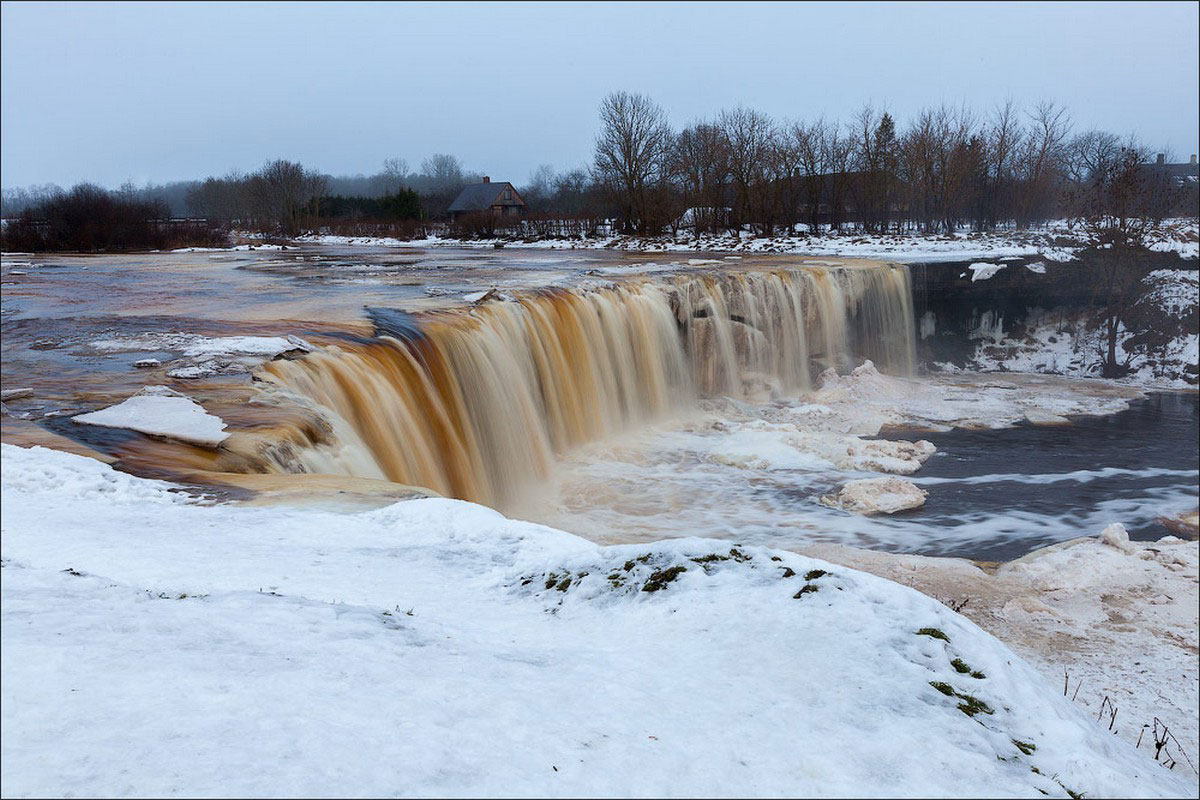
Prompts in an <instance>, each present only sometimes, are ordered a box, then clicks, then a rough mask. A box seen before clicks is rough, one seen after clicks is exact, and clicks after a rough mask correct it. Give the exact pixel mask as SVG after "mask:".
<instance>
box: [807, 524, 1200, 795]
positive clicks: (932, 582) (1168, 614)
mask: <svg viewBox="0 0 1200 800" xmlns="http://www.w3.org/2000/svg"><path fill="white" fill-rule="evenodd" d="M1112 528H1115V529H1117V530H1116V531H1115V533H1114V532H1113V531H1112V530H1110V531H1109V535H1108V536H1107V537H1095V538H1093V537H1087V538H1082V539H1076V540H1073V541H1070V542H1065V543H1063V544H1060V545H1055V546H1052V547H1048V548H1045V549H1043V550H1038V551H1036V552H1034V553H1031V554H1029V555H1028V556H1026V557H1024V558H1021V559H1017V560H1016V561H1013V562H1010V563H1007V564H1004V565H1001V566H1000V567H999V569H997V570H996V571H995V572H994V573H988V572H985V571H984V570H982V569H980V568H979V567H978V566H976V565H975V564H972V563H971V562H969V561H966V560H963V559H947V558H925V557H922V556H912V555H895V554H890V553H880V552H875V551H870V550H861V549H856V548H850V547H843V546H840V545H832V544H817V545H811V546H808V547H805V548H801V549H802V550H803V552H805V553H806V554H811V555H814V556H817V557H819V558H824V559H828V560H830V561H833V562H835V563H838V564H844V565H846V566H850V567H854V568H856V569H863V570H866V571H868V572H871V573H873V574H876V575H880V576H882V577H885V578H888V579H890V580H894V581H897V582H899V583H903V584H904V585H906V586H912V587H914V588H916V589H919V590H920V591H922V592H924V593H926V594H928V595H930V596H932V597H938V598H940V599H942V600H944V601H946V602H948V603H953V604H955V605H956V606H960V607H961V610H962V613H963V614H964V615H966V616H967V617H969V618H971V619H972V620H973V621H974V622H976V623H978V624H979V625H980V626H981V627H982V628H983V629H984V630H986V631H988V632H989V633H992V634H994V635H995V636H997V637H999V638H1000V639H1001V640H1002V641H1004V642H1005V644H1007V645H1009V646H1010V647H1012V648H1013V650H1015V651H1016V652H1017V653H1018V654H1020V655H1021V656H1022V657H1024V658H1026V659H1028V660H1029V661H1030V662H1031V663H1033V664H1034V665H1035V666H1037V667H1038V668H1039V669H1040V670H1041V672H1042V674H1043V675H1045V676H1046V678H1047V680H1050V681H1053V682H1055V683H1056V685H1057V686H1058V687H1059V689H1060V690H1062V689H1064V688H1065V689H1066V691H1067V692H1068V694H1069V696H1070V697H1071V699H1072V700H1073V701H1074V702H1077V703H1078V704H1079V705H1080V706H1082V707H1083V708H1085V709H1086V710H1087V712H1088V713H1089V714H1090V715H1091V716H1092V718H1093V719H1100V720H1101V722H1102V723H1103V724H1104V725H1105V726H1106V727H1107V726H1108V725H1109V723H1110V722H1112V730H1113V732H1114V733H1115V734H1116V735H1117V736H1120V737H1121V738H1122V739H1125V740H1126V741H1127V742H1129V743H1130V744H1136V743H1137V742H1138V741H1139V739H1140V740H1141V747H1140V749H1142V750H1147V749H1148V750H1149V751H1150V752H1153V750H1154V742H1153V739H1154V738H1155V734H1156V733H1157V734H1158V735H1160V736H1161V737H1162V738H1163V739H1165V740H1166V744H1165V746H1164V747H1163V749H1162V753H1161V756H1160V760H1161V761H1163V762H1164V763H1168V762H1169V761H1170V760H1174V761H1175V762H1177V763H1176V766H1175V768H1174V771H1175V772H1177V773H1179V774H1180V775H1181V776H1184V777H1187V778H1190V779H1191V780H1192V781H1196V780H1197V779H1198V778H1200V775H1198V774H1197V772H1196V770H1197V769H1200V746H1198V745H1200V730H1198V728H1200V719H1198V718H1197V708H1198V707H1200V695H1198V693H1197V692H1198V684H1197V682H1198V681H1200V669H1198V668H1200V665H1198V664H1197V659H1196V652H1197V646H1198V644H1200V642H1198V641H1197V637H1198V625H1200V622H1198V619H1197V608H1198V606H1200V592H1198V580H1197V571H1198V566H1200V550H1198V549H1197V543H1196V542H1195V541H1192V542H1185V541H1182V540H1180V539H1178V538H1176V537H1173V536H1168V537H1165V538H1163V539H1161V540H1159V541H1157V542H1130V541H1129V540H1128V537H1127V536H1123V535H1122V531H1121V530H1120V526H1112ZM1105 698H1108V702H1107V705H1106V703H1105ZM1102 707H1103V708H1102ZM1114 708H1115V709H1116V712H1115V713H1116V719H1115V720H1113V719H1112V715H1113V712H1114ZM1156 719H1157V720H1159V721H1160V722H1161V723H1162V724H1163V726H1165V728H1166V729H1168V730H1169V731H1170V733H1171V734H1172V736H1171V737H1166V736H1164V735H1162V730H1163V728H1162V727H1160V728H1159V729H1158V730H1157V731H1156V730H1155V720H1156Z"/></svg>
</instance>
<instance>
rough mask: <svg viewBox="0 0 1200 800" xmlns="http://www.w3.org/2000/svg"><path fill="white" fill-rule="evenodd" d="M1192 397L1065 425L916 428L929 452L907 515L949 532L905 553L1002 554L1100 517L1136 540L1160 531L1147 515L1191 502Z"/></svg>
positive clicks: (1196, 426)
mask: <svg viewBox="0 0 1200 800" xmlns="http://www.w3.org/2000/svg"><path fill="white" fill-rule="evenodd" d="M1197 400H1198V397H1197V394H1196V393H1194V392H1163V393H1154V394H1151V395H1149V396H1147V397H1146V398H1145V399H1142V400H1135V401H1133V402H1132V403H1131V404H1130V407H1129V409H1128V410H1126V411H1122V412H1119V413H1117V414H1112V415H1109V416H1101V417H1078V418H1076V419H1075V420H1074V421H1073V424H1071V425H1029V424H1022V425H1019V426H1017V427H1015V428H1007V429H1003V430H955V431H950V432H947V433H933V434H923V435H922V436H923V438H925V439H927V440H929V441H931V442H933V443H934V444H935V445H936V446H937V448H938V452H937V454H936V455H935V456H934V457H933V458H931V459H930V460H929V461H928V462H926V464H925V466H924V467H923V468H922V469H921V470H920V472H918V473H917V474H916V475H915V476H913V480H914V482H916V483H917V484H920V485H921V486H922V488H924V489H927V490H929V498H928V500H927V501H926V504H925V506H924V507H923V508H922V509H921V510H920V511H919V512H917V513H913V514H911V515H909V516H908V517H907V519H908V520H910V521H911V522H914V523H920V524H923V525H927V526H931V527H936V528H947V529H951V530H948V531H946V532H945V533H947V534H951V531H952V532H953V534H958V535H947V536H945V537H939V536H937V534H936V532H934V531H931V533H933V534H934V535H933V536H932V537H931V541H928V542H924V543H922V544H920V545H918V546H917V547H915V548H913V551H915V552H930V553H936V554H938V555H961V556H966V557H970V558H976V559H981V560H995V561H1000V560H1007V559H1010V558H1015V557H1017V556H1020V555H1022V554H1023V553H1025V552H1028V551H1030V550H1033V549H1036V548H1037V547H1040V546H1042V545H1046V544H1052V543H1054V542H1056V541H1061V540H1062V539H1063V538H1069V537H1064V532H1069V531H1073V530H1074V531H1080V532H1087V533H1096V532H1098V531H1099V530H1100V529H1101V528H1103V527H1104V526H1105V525H1107V524H1108V523H1109V522H1121V523H1122V524H1124V525H1125V527H1126V528H1127V529H1128V530H1129V533H1130V536H1131V537H1132V538H1135V539H1143V540H1149V539H1158V538H1160V537H1162V536H1165V535H1167V533H1168V531H1167V530H1166V529H1164V528H1163V526H1162V525H1161V524H1160V523H1159V522H1157V521H1156V517H1158V516H1161V515H1164V514H1170V513H1177V512H1179V511H1184V510H1186V509H1188V508H1195V506H1196V498H1197V495H1198V491H1197V481H1198V478H1200V472H1198V471H1197V442H1200V403H1198V402H1197ZM962 534H967V535H966V536H962ZM952 542H953V544H952Z"/></svg>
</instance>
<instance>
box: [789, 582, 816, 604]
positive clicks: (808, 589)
mask: <svg viewBox="0 0 1200 800" xmlns="http://www.w3.org/2000/svg"><path fill="white" fill-rule="evenodd" d="M820 590H821V587H820V586H817V585H816V584H815V583H806V584H804V585H803V586H801V587H800V591H798V592H796V593H795V594H794V595H792V599H793V600H799V599H800V598H801V597H804V595H806V594H812V593H813V592H819V591H820Z"/></svg>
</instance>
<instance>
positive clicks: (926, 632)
mask: <svg viewBox="0 0 1200 800" xmlns="http://www.w3.org/2000/svg"><path fill="white" fill-rule="evenodd" d="M917 636H931V637H933V638H934V639H941V640H942V641H943V642H949V641H950V637H949V636H947V635H946V632H945V631H943V630H942V629H941V628H921V630H919V631H917Z"/></svg>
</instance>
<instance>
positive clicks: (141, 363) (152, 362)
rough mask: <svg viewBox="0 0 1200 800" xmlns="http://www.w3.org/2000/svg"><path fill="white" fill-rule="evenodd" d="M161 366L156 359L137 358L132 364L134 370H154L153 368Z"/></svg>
mask: <svg viewBox="0 0 1200 800" xmlns="http://www.w3.org/2000/svg"><path fill="white" fill-rule="evenodd" d="M161 366H162V362H161V361H159V360H158V359H157V358H139V359H138V360H137V361H135V362H133V367H134V369H154V368H155V367H161Z"/></svg>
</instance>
